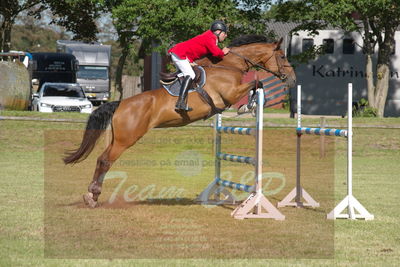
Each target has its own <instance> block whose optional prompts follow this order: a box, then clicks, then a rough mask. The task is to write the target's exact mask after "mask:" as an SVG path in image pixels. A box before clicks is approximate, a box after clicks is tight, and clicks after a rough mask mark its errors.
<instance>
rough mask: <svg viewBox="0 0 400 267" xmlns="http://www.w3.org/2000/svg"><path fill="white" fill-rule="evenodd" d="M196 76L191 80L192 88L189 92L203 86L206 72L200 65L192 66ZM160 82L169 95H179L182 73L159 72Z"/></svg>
mask: <svg viewBox="0 0 400 267" xmlns="http://www.w3.org/2000/svg"><path fill="white" fill-rule="evenodd" d="M193 70H194V73H195V75H196V77H195V78H194V80H193V82H192V88H191V89H189V91H188V92H189V93H190V92H193V91H195V90H196V89H199V88H203V86H204V84H205V83H206V72H205V70H204V69H203V68H202V67H200V66H194V67H193ZM160 78H161V79H160V83H161V85H162V87H164V89H165V90H167V91H168V93H169V94H170V95H173V96H179V90H180V88H181V84H182V81H183V78H184V77H183V74H182V73H181V72H179V71H177V72H173V73H165V72H160Z"/></svg>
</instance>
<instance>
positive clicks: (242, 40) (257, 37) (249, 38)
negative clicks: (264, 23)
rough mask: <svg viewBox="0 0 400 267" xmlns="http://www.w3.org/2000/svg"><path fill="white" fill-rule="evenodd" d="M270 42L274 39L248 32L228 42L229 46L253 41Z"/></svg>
mask: <svg viewBox="0 0 400 267" xmlns="http://www.w3.org/2000/svg"><path fill="white" fill-rule="evenodd" d="M272 42H274V40H271V39H269V38H268V37H266V36H264V35H256V34H248V35H242V36H239V37H238V38H236V39H234V40H233V41H232V42H231V43H230V45H229V47H235V46H236V47H237V46H241V45H246V44H253V43H272Z"/></svg>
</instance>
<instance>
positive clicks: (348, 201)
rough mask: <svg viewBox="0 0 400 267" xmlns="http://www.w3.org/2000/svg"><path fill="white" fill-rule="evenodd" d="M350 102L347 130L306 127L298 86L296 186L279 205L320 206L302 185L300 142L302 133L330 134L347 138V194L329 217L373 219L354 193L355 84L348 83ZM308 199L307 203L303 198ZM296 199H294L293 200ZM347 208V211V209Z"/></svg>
mask: <svg viewBox="0 0 400 267" xmlns="http://www.w3.org/2000/svg"><path fill="white" fill-rule="evenodd" d="M347 101H348V104H347V130H340V129H324V128H305V127H301V86H300V85H298V87H297V116H298V117H297V128H296V133H297V170H296V172H297V174H296V187H295V188H294V189H293V190H292V191H291V192H290V193H289V194H288V195H287V196H286V197H285V198H284V199H283V200H282V201H281V202H279V203H278V207H284V206H296V207H301V206H311V207H318V206H319V203H317V202H316V201H315V200H314V199H313V198H312V197H311V196H310V195H309V194H308V193H307V192H306V191H305V190H304V189H303V188H302V187H301V183H300V142H301V135H302V134H314V135H329V136H337V137H345V138H347V196H346V197H345V198H344V199H343V200H342V201H341V202H340V203H339V204H338V205H337V206H336V207H335V208H334V209H333V210H332V211H331V212H330V213H329V214H328V215H327V218H328V219H337V218H343V219H365V220H372V219H374V215H372V214H370V213H369V212H368V211H367V210H366V209H365V208H364V207H363V206H362V205H361V203H360V202H358V200H357V199H356V198H355V197H354V196H353V193H352V186H353V181H352V167H353V166H352V163H353V161H352V150H353V148H352V141H353V138H352V137H353V129H352V124H353V118H352V104H353V85H352V84H351V83H349V84H348V100H347ZM302 197H303V198H304V199H305V200H306V202H305V203H303V202H302V201H301V198H302ZM293 199H294V201H292V200H293ZM346 209H347V213H345V210H346ZM356 211H357V212H358V213H356Z"/></svg>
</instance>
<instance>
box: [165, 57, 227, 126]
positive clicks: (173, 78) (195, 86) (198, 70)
mask: <svg viewBox="0 0 400 267" xmlns="http://www.w3.org/2000/svg"><path fill="white" fill-rule="evenodd" d="M193 70H194V73H195V75H196V77H195V78H194V80H193V82H192V88H191V89H189V90H188V93H191V92H197V93H199V94H200V96H201V98H202V99H203V101H204V102H205V103H207V104H208V105H210V107H211V110H210V113H209V114H208V116H206V117H205V118H204V119H208V118H210V117H212V116H214V115H215V114H217V113H222V111H224V109H220V108H217V107H216V106H215V104H214V101H213V100H212V98H211V97H210V95H209V94H208V93H207V92H206V91H205V90H204V89H203V86H204V85H205V83H206V71H205V70H204V69H203V68H202V67H201V66H197V65H196V66H194V67H193ZM160 78H161V79H160V83H161V85H162V87H163V88H164V89H165V90H167V92H168V93H169V94H170V95H172V96H179V91H180V89H181V84H182V81H183V78H184V77H183V74H182V73H181V72H179V71H177V72H174V73H165V72H160Z"/></svg>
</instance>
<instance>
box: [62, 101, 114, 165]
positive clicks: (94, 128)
mask: <svg viewBox="0 0 400 267" xmlns="http://www.w3.org/2000/svg"><path fill="white" fill-rule="evenodd" d="M119 103H120V102H119V101H114V102H108V103H105V104H103V105H101V106H100V107H99V108H98V109H96V110H95V111H93V112H92V114H91V115H90V117H89V119H88V122H87V124H86V130H85V133H84V134H83V138H82V143H81V145H80V147H79V148H78V149H76V150H72V151H67V152H66V153H65V154H66V156H65V158H64V159H63V160H64V163H65V164H70V163H78V162H81V161H83V160H85V159H86V158H87V157H88V156H89V154H90V152H92V150H93V148H94V146H95V145H96V141H97V139H99V137H100V136H101V134H102V133H103V132H104V131H105V130H106V129H107V126H108V125H109V124H110V122H111V118H112V117H113V115H114V112H115V110H116V109H117V108H118V105H119Z"/></svg>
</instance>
